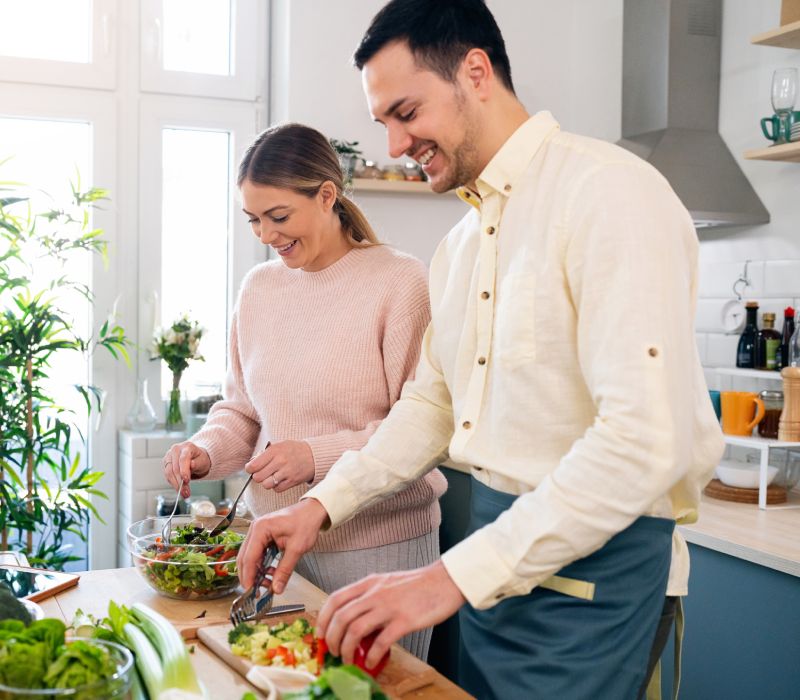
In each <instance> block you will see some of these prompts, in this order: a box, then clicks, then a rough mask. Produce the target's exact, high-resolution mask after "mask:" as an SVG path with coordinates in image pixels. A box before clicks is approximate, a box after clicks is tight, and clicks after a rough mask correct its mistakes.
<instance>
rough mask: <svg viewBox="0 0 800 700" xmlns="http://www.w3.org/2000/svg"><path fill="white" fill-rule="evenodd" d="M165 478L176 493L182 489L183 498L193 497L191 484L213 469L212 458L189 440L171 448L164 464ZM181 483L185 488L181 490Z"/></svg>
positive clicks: (165, 456)
mask: <svg viewBox="0 0 800 700" xmlns="http://www.w3.org/2000/svg"><path fill="white" fill-rule="evenodd" d="M162 466H163V467H164V476H165V477H166V479H167V481H168V482H169V483H170V485H171V486H172V488H174V489H175V490H176V491H178V490H179V489H180V495H181V497H182V498H188V497H189V496H190V495H191V489H190V488H189V482H190V481H191V480H192V479H201V478H202V477H204V476H205V475H206V474H208V472H209V470H210V469H211V458H210V457H209V456H208V452H206V451H205V450H204V449H203V448H202V447H198V446H197V445H195V444H194V443H193V442H189V441H188V440H187V441H185V442H179V443H177V444H175V445H173V446H172V447H170V448H169V450H168V451H167V454H165V455H164V460H163V462H162ZM181 481H182V482H184V483H183V488H181Z"/></svg>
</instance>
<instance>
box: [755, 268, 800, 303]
mask: <svg viewBox="0 0 800 700" xmlns="http://www.w3.org/2000/svg"><path fill="white" fill-rule="evenodd" d="M799 290H800V260H767V261H766V262H765V263H764V295H765V296H785V297H791V296H793V295H795V294H797V292H798V291H799Z"/></svg>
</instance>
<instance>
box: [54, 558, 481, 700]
mask: <svg viewBox="0 0 800 700" xmlns="http://www.w3.org/2000/svg"><path fill="white" fill-rule="evenodd" d="M233 597H234V596H233V595H230V596H227V597H225V598H219V599H217V600H201V601H184V600H173V599H171V598H166V597H164V596H161V595H158V594H157V593H156V592H155V591H154V590H153V589H151V588H150V587H149V586H148V585H147V583H145V581H144V579H143V578H142V577H141V576H140V575H139V574H138V573H137V572H136V570H135V569H134V568H133V567H130V568H126V569H103V570H97V571H86V572H83V573H82V574H81V579H80V582H79V583H78V585H77V586H76V587H74V588H70V589H68V590H66V591H63V592H62V593H59V594H57V595H55V596H53V597H52V598H48V599H46V600H44V601H42V602H41V603H40V605H41V606H42V608H43V609H44V611H45V614H46V615H47V616H49V617H60V618H62V619H63V620H64V621H65V622H66V623H67V624H69V623H70V622H72V619H73V617H74V615H75V611H76V610H77V609H78V608H80V609H81V610H83V612H85V613H89V614H92V615H95V616H98V617H104V616H105V615H106V614H107V612H108V602H109V600H115V601H116V602H118V603H123V604H125V605H131V604H133V603H144V604H145V605H149V606H150V607H151V608H153V609H154V610H156V611H158V612H159V613H161V614H162V615H164V616H165V617H166V618H167V619H168V620H170V622H172V623H173V624H175V625H176V626H177V627H179V628H180V627H181V626H182V625H189V624H192V623H194V622H196V618H197V617H198V616H199V615H201V614H202V613H203V611H205V617H206V618H209V620H211V619H215V618H225V617H227V614H228V611H229V609H230V604H231V601H232V600H233ZM325 597H326V596H325V593H323V592H322V591H321V590H320V589H318V588H317V587H316V586H314V585H312V584H311V583H309V582H308V581H306V580H305V579H304V578H302V577H301V576H299V575H298V574H294V575H293V576H292V578H291V580H290V581H289V585H288V586H287V589H286V591H285V592H284V594H283V595H282V596H280V597H279V598H276V599H275V600H276V604H281V603H298V602H301V603H305V605H306V608H307V609H308V610H319V609H320V607H321V606H322V603H323V602H324V600H325ZM193 643H194V646H195V651H194V654H193V655H192V661H193V663H194V667H195V670H196V671H197V675H198V676H199V677H200V679H201V680H202V681H203V683H204V684H205V686H206V687H207V688H208V691H209V696H210V697H211V698H213V699H214V700H239V699H240V698H241V697H242V694H244V693H245V692H247V691H250V692H252V693H255V695H256V697H258V698H263V695H262V694H261V693H259V692H258V691H257V690H256V689H255V688H253V687H252V686H251V685H250V684H249V683H248V682H247V681H245V679H244V678H243V677H242V676H240V675H239V674H238V673H236V672H235V671H233V669H231V668H230V667H229V666H228V665H227V664H225V662H224V661H222V660H221V659H219V658H218V657H217V656H216V655H214V654H213V653H211V651H209V650H208V649H207V648H206V647H205V646H203V644H201V643H200V642H199V641H197V642H193ZM403 655H408V652H407V651H405V649H402V648H401V647H398V646H395V647H394V648H393V649H392V658H395V657H396V656H403ZM389 663H390V664H391V663H392V661H390V662H389ZM378 680H380V678H379V679H378ZM471 697H472V696H470V695H468V694H467V693H466V692H464V691H463V690H461V689H460V688H459V687H458V686H456V685H455V684H454V683H451V682H450V681H449V680H448V679H447V678H445V677H444V676H442V675H441V674H439V673H435V672H434V681H433V683H432V684H431V685H428V686H425V687H424V688H420V689H419V690H415V691H412V692H409V693H406V694H404V695H403V700H468V699H469V698H471Z"/></svg>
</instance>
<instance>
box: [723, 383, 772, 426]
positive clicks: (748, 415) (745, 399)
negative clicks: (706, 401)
mask: <svg viewBox="0 0 800 700" xmlns="http://www.w3.org/2000/svg"><path fill="white" fill-rule="evenodd" d="M720 401H721V403H722V432H723V433H727V434H728V435H744V436H746V437H749V436H750V435H751V434H752V433H753V428H755V427H756V425H758V423H759V422H760V421H761V419H762V418H763V417H764V402H763V401H762V400H761V399H760V398H759V397H758V394H756V393H755V392H754V391H723V392H722V393H721V395H720Z"/></svg>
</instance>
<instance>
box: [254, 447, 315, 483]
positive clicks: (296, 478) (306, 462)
mask: <svg viewBox="0 0 800 700" xmlns="http://www.w3.org/2000/svg"><path fill="white" fill-rule="evenodd" d="M244 470H245V471H246V472H247V473H248V474H252V475H253V481H257V482H258V483H259V484H261V485H262V486H263V487H264V488H265V489H273V490H274V491H275V493H281V492H282V491H286V490H287V489H290V488H292V487H293V486H297V485H298V484H307V483H310V482H311V481H312V480H313V479H314V474H315V473H316V465H315V464H314V453H313V452H312V451H311V445H309V444H308V443H307V442H304V441H302V440H283V441H282V442H273V443H272V444H271V445H270V446H269V447H268V448H267V449H266V450H264V451H263V452H262V453H261V454H259V455H258V456H256V457H253V459H251V460H250V461H249V462H248V463H247V464H246V465H245V467H244Z"/></svg>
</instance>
